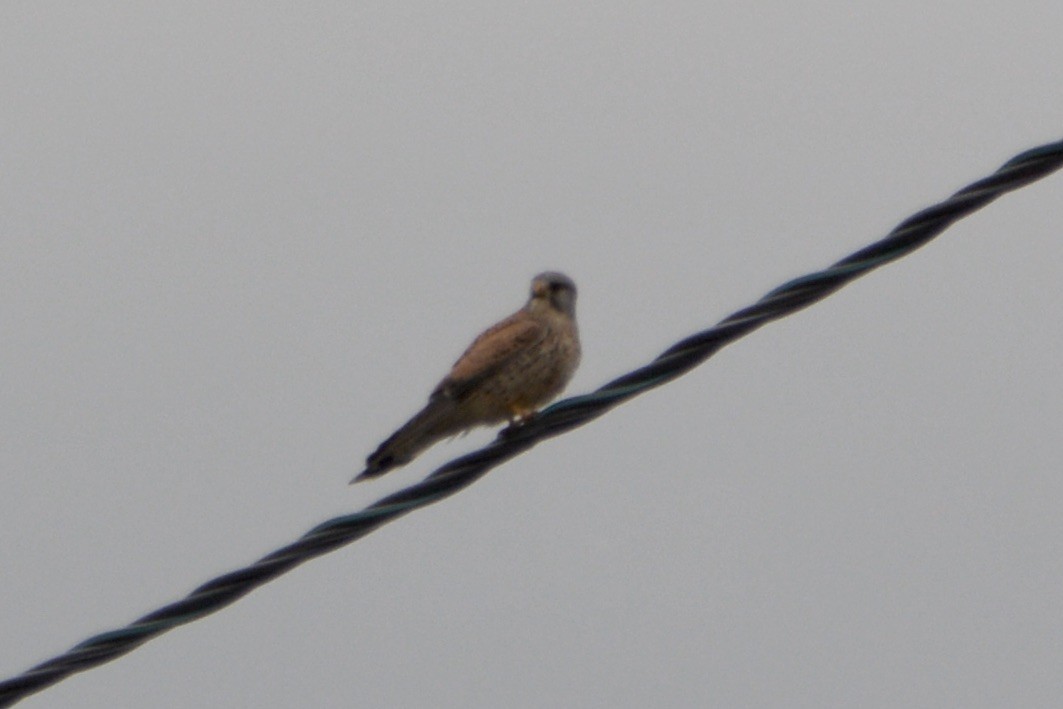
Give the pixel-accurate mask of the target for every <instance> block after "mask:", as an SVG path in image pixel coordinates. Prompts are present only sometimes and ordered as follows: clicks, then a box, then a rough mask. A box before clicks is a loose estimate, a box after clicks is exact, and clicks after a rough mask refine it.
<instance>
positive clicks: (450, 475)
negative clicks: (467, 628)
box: [0, 141, 1063, 707]
mask: <svg viewBox="0 0 1063 709" xmlns="http://www.w3.org/2000/svg"><path fill="white" fill-rule="evenodd" d="M1061 166H1063V141H1060V142H1056V143H1051V144H1048V145H1043V146H1041V147H1039V148H1034V149H1033V150H1028V151H1026V152H1024V153H1022V154H1020V155H1017V156H1016V157H1014V158H1012V159H1011V160H1009V161H1008V162H1007V163H1005V164H1004V165H1003V166H1002V167H1001V168H1000V169H999V170H997V171H996V172H995V173H993V174H992V175H990V176H988V177H986V178H984V179H982V180H979V181H978V182H975V183H973V184H971V185H968V186H967V187H964V188H963V189H962V190H960V191H959V192H957V193H956V194H954V195H953V196H952V197H949V198H948V199H946V200H945V201H943V202H940V203H938V204H936V205H934V206H932V207H928V208H927V209H924V210H923V211H921V212H919V213H918V214H915V215H913V216H911V217H909V218H908V219H906V220H905V221H904V222H902V223H901V224H900V225H898V226H897V227H896V228H895V229H894V230H893V231H891V232H890V233H889V235H888V236H886V237H885V238H884V239H882V240H881V241H877V242H875V243H873V244H871V245H869V246H867V247H865V248H863V249H860V250H859V251H857V252H856V253H854V254H852V255H850V256H847V257H846V258H844V259H842V260H841V261H838V262H837V263H835V264H834V265H833V266H831V267H829V268H827V269H824V270H822V271H818V272H816V273H811V274H808V275H806V276H802V277H801V278H796V279H794V280H792V281H790V282H788V283H786V284H784V285H782V286H780V287H778V288H776V289H775V290H773V291H771V292H770V293H768V294H767V295H765V296H764V297H763V298H761V299H760V300H759V301H757V302H756V303H754V304H753V305H751V306H749V307H747V308H744V309H743V310H739V311H738V312H736V313H734V314H733V315H731V316H729V317H727V318H725V319H724V320H723V321H721V322H720V323H719V324H718V325H716V326H715V327H713V328H710V329H708V330H704V331H702V332H699V333H696V334H694V335H691V336H690V337H688V338H686V339H684V340H682V341H681V342H678V343H676V344H675V345H673V346H672V347H669V348H668V349H667V350H665V351H664V352H663V353H661V354H660V355H659V356H658V357H657V358H656V359H654V360H653V361H652V362H650V363H649V364H647V365H645V366H643V367H640V368H639V369H636V370H634V371H632V372H629V373H628V374H625V375H623V376H622V377H619V378H617V379H614V380H613V381H611V382H609V383H608V384H606V385H604V386H602V387H600V388H599V389H597V390H595V391H593V392H591V393H589V394H584V395H581V396H574V397H571V398H568V399H565V400H563V401H559V402H557V403H556V404H554V405H553V406H550V407H549V408H547V409H545V410H544V411H542V412H541V413H540V414H539V415H538V416H536V417H535V418H533V419H531V420H530V421H528V422H527V423H525V424H524V425H522V426H520V427H517V428H508V429H505V430H503V431H502V432H501V433H500V434H499V435H498V438H497V439H495V441H494V442H492V443H491V444H489V445H487V446H485V447H483V448H481V449H480V450H477V451H475V452H473V453H469V454H468V455H464V456H461V457H460V458H456V459H454V460H452V461H450V462H449V463H447V464H445V465H443V466H442V467H440V468H438V469H437V470H436V471H435V472H433V473H432V474H431V475H429V476H428V477H427V478H426V479H425V480H423V481H421V482H419V483H417V484H415V485H411V486H410V487H407V488H405V489H403V490H400V491H399V492H397V493H395V494H393V495H389V496H388V497H385V498H384V499H382V500H380V501H378V502H376V503H374V504H372V505H370V506H369V507H367V508H365V509H364V510H361V511H359V512H355V513H353V514H349V515H344V516H342V517H336V518H334V519H330V520H328V521H327V522H324V523H322V524H319V525H318V526H316V527H314V528H313V529H311V530H310V531H309V532H307V533H306V534H305V535H303V536H302V537H301V538H300V539H299V540H298V541H296V542H294V543H292V544H289V545H288V546H286V547H284V548H282V549H278V550H277V551H275V552H273V553H272V554H268V555H267V556H264V557H263V558H261V559H259V560H258V561H256V562H255V563H254V564H251V565H250V566H247V567H244V568H242V569H238V570H237V571H233V572H231V573H228V574H225V575H224V576H219V577H218V578H215V579H213V580H211V581H208V582H207V583H205V584H203V585H202V586H200V587H199V588H197V589H196V590H195V591H193V592H192V593H190V594H189V595H188V596H186V597H185V598H183V599H181V600H180V601H177V602H175V603H171V604H170V605H168V606H164V607H163V608H159V609H158V610H156V611H153V612H151V613H149V614H148V615H146V616H144V617H143V618H140V619H139V620H137V621H135V622H133V623H131V624H129V625H127V626H126V627H124V628H119V629H117V630H112V631H109V632H106V633H101V634H100V635H95V636H93V637H91V638H89V639H87V640H85V641H83V642H81V643H79V644H78V645H76V646H75V647H73V648H72V649H71V650H69V651H68V652H66V653H63V654H62V655H59V656H57V657H54V658H52V659H50V660H47V661H45V662H43V663H41V664H39V665H37V666H36V667H33V668H32V669H30V670H27V671H26V672H24V673H22V674H21V675H18V676H17V677H13V678H11V679H8V680H5V681H3V682H0V707H8V706H11V705H12V704H14V703H15V702H17V701H19V700H21V699H23V698H24V697H26V696H27V695H29V694H32V693H34V692H38V691H40V690H42V689H44V688H45V687H48V686H51V685H52V684H55V683H56V682H59V681H60V680H62V679H65V678H66V677H69V676H70V675H72V674H74V673H76V672H83V671H85V670H88V669H91V668H93V667H96V666H99V665H102V664H103V663H105V662H108V661H110V660H113V659H114V658H116V657H119V656H121V655H124V654H125V653H127V652H130V651H132V650H133V649H135V648H137V647H139V646H140V645H141V644H142V643H145V642H147V641H148V640H150V639H152V638H154V637H155V636H157V635H161V634H162V633H164V632H166V631H168V630H171V629H172V628H175V627H177V626H179V625H184V624H185V623H190V622H192V621H194V620H198V619H200V618H203V617H204V616H207V615H210V614H211V613H214V612H215V611H218V610H220V609H222V608H224V607H225V606H227V605H229V604H230V603H233V602H234V601H236V600H237V599H239V598H241V597H242V596H244V595H246V594H248V593H250V592H251V591H253V590H254V589H256V588H258V587H259V586H261V585H263V584H265V583H267V582H268V581H271V580H272V579H274V578H276V577H277V576H280V575H281V574H283V573H285V572H287V571H289V570H291V569H293V568H295V567H296V566H298V565H299V564H302V563H303V562H306V561H309V560H310V559H313V558H314V557H317V556H320V555H322V554H325V553H327V552H330V551H332V550H333V549H337V548H339V547H341V546H344V545H346V544H350V543H351V542H353V541H355V540H356V539H360V538H361V537H364V536H365V535H367V534H369V533H370V532H372V531H373V530H375V529H376V528H377V527H380V526H382V525H384V524H386V523H387V522H390V521H392V520H394V519H397V518H398V517H401V516H402V515H404V514H406V513H407V512H411V511H413V510H415V509H418V508H420V507H425V506H426V505H430V504H432V503H434V502H438V501H439V500H442V499H443V498H445V497H449V496H450V495H453V494H454V493H456V492H458V491H459V490H461V489H463V488H465V487H466V486H468V485H471V484H472V483H474V482H475V481H476V480H478V479H479V478H480V477H482V476H483V475H485V474H486V473H487V472H488V471H489V470H491V469H492V468H494V467H495V466H497V465H500V464H502V463H503V462H505V461H506V460H509V459H510V458H513V457H514V456H516V455H519V454H520V453H523V452H524V451H526V450H527V449H529V448H531V447H532V446H534V445H536V444H537V443H539V442H540V441H542V440H545V439H547V438H551V437H553V436H557V435H560V434H562V433H564V432H565V431H568V430H570V429H573V428H576V427H577V426H582V425H583V424H585V423H587V422H589V421H591V420H593V419H595V418H597V417H599V416H601V415H602V414H604V413H605V412H606V411H608V410H609V409H611V408H612V407H614V406H617V405H618V404H620V403H622V402H624V401H626V400H628V399H630V398H632V397H634V396H637V395H638V394H641V393H643V392H645V391H648V390H650V389H653V388H655V387H658V386H660V385H662V384H664V383H665V382H668V381H671V380H672V379H675V378H676V377H679V376H680V375H682V374H685V373H686V372H688V371H690V370H691V369H693V368H694V367H696V366H697V365H699V364H701V363H702V362H704V361H705V360H706V359H708V358H709V357H711V356H712V355H713V354H715V353H716V352H717V351H718V350H720V349H721V348H722V347H723V346H724V345H727V344H730V343H731V342H734V341H735V340H737V339H739V338H740V337H742V336H744V335H747V334H749V333H750V332H752V331H753V330H756V329H757V328H759V327H760V326H761V325H764V324H765V323H768V322H770V321H772V320H777V319H779V318H782V317H785V316H787V315H790V314H792V313H795V312H797V311H798V310H801V309H803V308H806V307H808V306H809V305H811V304H812V303H815V302H817V301H819V300H821V299H823V298H826V297H827V296H828V295H830V294H831V293H833V292H835V291H836V290H838V289H839V288H841V287H842V286H844V285H846V284H847V283H849V282H850V281H852V280H854V279H856V278H859V277H860V276H862V275H864V274H865V273H868V272H870V271H872V270H874V269H876V268H878V267H879V266H882V265H884V264H887V263H889V262H890V261H893V260H895V259H898V258H900V257H902V256H905V255H907V254H909V253H911V252H912V251H914V250H915V249H917V248H919V247H920V246H922V245H923V244H925V243H927V242H928V241H930V240H931V239H933V238H934V237H935V236H937V235H938V234H940V233H941V232H943V231H944V230H945V229H947V228H948V227H949V226H950V225H951V224H952V223H953V222H955V221H957V220H958V219H962V218H963V217H965V216H967V215H969V214H971V213H972V212H974V211H976V210H978V209H980V208H981V207H984V206H985V205H987V204H989V203H990V202H992V201H993V200H994V199H996V198H997V197H999V196H1001V195H1002V194H1005V193H1007V192H1010V191H1012V190H1016V189H1019V188H1020V187H1024V186H1025V185H1027V184H1029V183H1031V182H1034V181H1036V180H1039V179H1041V178H1042V177H1045V176H1047V175H1049V174H1051V173H1053V172H1055V171H1056V170H1058V169H1059V168H1060V167H1061Z"/></svg>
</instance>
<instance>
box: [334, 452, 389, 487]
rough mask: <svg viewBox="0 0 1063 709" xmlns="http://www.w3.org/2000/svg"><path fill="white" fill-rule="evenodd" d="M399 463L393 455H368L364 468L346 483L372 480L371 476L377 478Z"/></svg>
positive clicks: (351, 483)
mask: <svg viewBox="0 0 1063 709" xmlns="http://www.w3.org/2000/svg"><path fill="white" fill-rule="evenodd" d="M398 465H399V461H397V460H395V457H394V456H391V455H388V456H383V457H379V458H377V457H375V456H370V457H369V460H368V461H366V464H365V470H363V471H362V472H360V473H358V474H357V475H355V476H354V477H353V478H351V481H350V482H349V483H347V484H348V485H354V484H355V483H360V482H362V481H363V480H372V479H373V478H379V477H380V476H381V475H383V474H384V473H386V472H388V471H389V470H391V469H392V468H394V467H397V466H398Z"/></svg>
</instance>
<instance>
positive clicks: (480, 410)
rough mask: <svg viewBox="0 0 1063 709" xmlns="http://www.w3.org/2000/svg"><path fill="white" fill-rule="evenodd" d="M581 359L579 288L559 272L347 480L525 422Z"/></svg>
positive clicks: (534, 285) (476, 344)
mask: <svg viewBox="0 0 1063 709" xmlns="http://www.w3.org/2000/svg"><path fill="white" fill-rule="evenodd" d="M579 357H580V347H579V334H578V333H577V331H576V284H575V283H573V282H572V279H571V278H569V277H568V276H566V275H564V274H561V273H555V272H547V273H540V274H539V275H538V276H536V277H535V278H533V279H532V282H531V297H530V298H528V302H527V303H526V304H525V306H524V307H523V308H521V309H520V310H518V311H517V312H515V313H513V314H512V315H510V316H509V317H508V318H506V319H505V320H503V321H501V322H500V323H498V324H496V325H494V326H493V327H491V328H489V329H487V330H486V331H484V333H483V334H482V335H480V336H479V337H477V338H476V339H475V340H473V343H472V344H471V345H469V349H467V350H465V354H463V355H462V356H461V357H460V358H458V361H457V362H455V363H454V367H453V368H452V369H451V370H450V374H448V375H447V376H446V377H444V378H443V381H441V382H440V383H439V386H437V387H436V388H435V389H434V390H433V391H432V394H431V396H429V397H428V405H427V406H425V407H424V408H423V409H422V410H421V411H420V413H418V414H417V415H416V416H414V417H413V418H412V419H410V420H409V421H408V422H407V423H406V425H404V426H403V427H402V428H400V429H399V430H398V431H396V432H395V433H393V434H392V435H391V437H390V438H388V439H387V440H386V441H384V442H383V443H381V444H380V447H379V448H377V449H376V450H375V451H374V452H373V454H372V455H370V456H369V457H368V458H367V459H366V462H365V470H364V471H363V472H362V473H361V474H360V475H358V476H356V477H355V478H354V479H353V480H351V482H352V483H356V482H358V481H359V480H365V479H367V478H375V477H377V476H379V475H383V474H384V473H386V472H388V471H389V470H391V469H392V468H397V467H398V466H400V465H404V464H406V463H408V462H410V461H411V460H413V458H414V457H415V456H416V455H418V454H419V453H420V452H421V451H423V450H424V449H425V448H428V447H429V446H431V445H432V444H433V443H435V442H436V441H439V440H441V439H443V438H447V437H449V436H453V435H455V434H458V433H463V432H465V431H468V430H469V429H470V428H473V427H476V426H489V425H491V424H496V423H501V422H502V421H507V420H508V421H509V422H510V423H520V422H522V421H524V420H526V419H528V418H530V417H531V416H533V415H534V414H535V410H536V409H537V408H538V407H539V406H541V405H542V404H545V403H546V402H548V401H550V400H551V399H553V398H554V397H555V396H557V395H558V394H559V393H561V390H562V389H564V388H565V385H566V384H568V380H569V379H571V378H572V374H573V373H574V372H575V371H576V366H577V365H578V364H579Z"/></svg>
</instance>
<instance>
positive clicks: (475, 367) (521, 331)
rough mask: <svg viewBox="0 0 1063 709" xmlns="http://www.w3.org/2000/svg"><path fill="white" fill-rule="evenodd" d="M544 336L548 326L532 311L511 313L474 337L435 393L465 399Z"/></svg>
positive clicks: (434, 394)
mask: <svg viewBox="0 0 1063 709" xmlns="http://www.w3.org/2000/svg"><path fill="white" fill-rule="evenodd" d="M544 337H546V326H545V325H543V323H541V322H539V321H538V320H536V319H535V318H534V317H532V316H530V315H529V314H528V313H526V312H524V311H519V312H517V313H514V314H513V315H510V316H509V317H508V318H506V319H505V320H503V321H502V322H500V323H498V324H497V325H494V326H492V327H490V328H489V329H487V330H485V331H484V332H483V334H481V335H480V336H479V337H477V338H476V339H475V340H473V343H472V344H471V345H469V349H467V350H465V354H463V355H462V356H461V357H459V358H458V361H457V362H455V363H454V367H453V368H452V369H451V370H450V374H448V375H447V376H446V378H445V379H443V381H441V382H440V383H439V386H438V387H436V389H435V391H434V392H432V396H433V397H435V396H446V397H448V398H452V399H461V398H462V397H463V396H464V395H465V394H467V393H468V392H469V391H471V390H472V389H474V388H475V387H476V385H478V384H479V383H480V382H482V381H484V380H485V379H487V378H488V377H490V376H492V375H493V374H495V373H496V372H498V371H499V370H500V369H502V367H504V366H505V364H506V363H507V362H508V361H510V360H511V359H512V358H513V357H515V356H517V355H519V354H520V353H521V352H524V351H526V350H527V349H529V348H531V347H535V346H536V345H537V344H539V343H540V342H542V340H543V338H544Z"/></svg>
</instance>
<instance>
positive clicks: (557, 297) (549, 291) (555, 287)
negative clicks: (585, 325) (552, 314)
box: [528, 271, 576, 318]
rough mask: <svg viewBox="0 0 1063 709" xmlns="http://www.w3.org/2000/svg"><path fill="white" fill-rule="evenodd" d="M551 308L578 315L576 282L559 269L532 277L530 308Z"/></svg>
mask: <svg viewBox="0 0 1063 709" xmlns="http://www.w3.org/2000/svg"><path fill="white" fill-rule="evenodd" d="M539 308H543V309H549V310H556V311H558V312H560V313H564V314H565V315H567V316H569V317H570V318H574V317H576V284H575V283H574V282H573V281H572V279H571V278H569V277H568V276H566V275H565V274H563V273H558V272H557V271H547V272H546V273H540V274H539V275H538V276H536V277H535V278H533V279H532V282H531V298H530V299H529V300H528V309H529V310H533V309H539Z"/></svg>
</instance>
